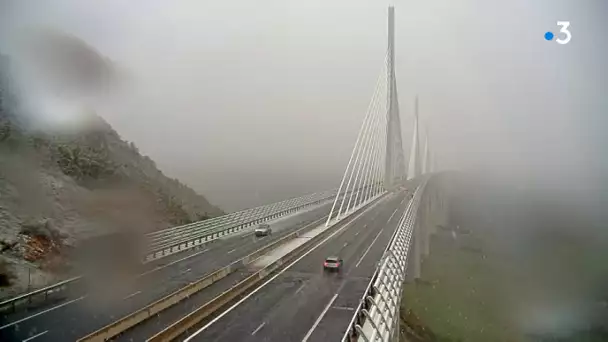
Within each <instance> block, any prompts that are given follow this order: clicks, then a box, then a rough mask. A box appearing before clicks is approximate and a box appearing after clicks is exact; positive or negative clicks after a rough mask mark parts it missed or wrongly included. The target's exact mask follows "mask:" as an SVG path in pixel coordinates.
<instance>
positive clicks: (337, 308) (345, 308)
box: [331, 306, 355, 311]
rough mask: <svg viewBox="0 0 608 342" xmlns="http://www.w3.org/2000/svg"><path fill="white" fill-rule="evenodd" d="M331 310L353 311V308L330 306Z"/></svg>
mask: <svg viewBox="0 0 608 342" xmlns="http://www.w3.org/2000/svg"><path fill="white" fill-rule="evenodd" d="M331 308H332V309H336V310H345V311H355V308H350V307H348V306H332V307H331Z"/></svg>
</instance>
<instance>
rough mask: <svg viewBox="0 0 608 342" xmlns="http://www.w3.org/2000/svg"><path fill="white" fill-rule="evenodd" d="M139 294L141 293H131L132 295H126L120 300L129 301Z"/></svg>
mask: <svg viewBox="0 0 608 342" xmlns="http://www.w3.org/2000/svg"><path fill="white" fill-rule="evenodd" d="M140 293H141V291H137V292H133V293H131V294H130V295H128V296H126V297H125V298H123V299H122V300H127V299H129V298H131V297H135V296H137V295H138V294H140Z"/></svg>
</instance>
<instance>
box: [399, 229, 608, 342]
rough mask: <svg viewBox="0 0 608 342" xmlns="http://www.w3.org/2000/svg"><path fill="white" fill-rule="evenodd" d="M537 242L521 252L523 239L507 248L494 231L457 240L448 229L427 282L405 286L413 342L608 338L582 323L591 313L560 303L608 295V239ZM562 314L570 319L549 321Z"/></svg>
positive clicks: (429, 263) (439, 238)
mask: <svg viewBox="0 0 608 342" xmlns="http://www.w3.org/2000/svg"><path fill="white" fill-rule="evenodd" d="M530 239H531V240H532V242H534V244H533V246H534V248H527V247H524V248H521V249H517V250H516V251H515V250H514V249H513V247H514V246H521V243H519V242H518V243H516V244H514V245H511V246H510V247H509V248H511V249H509V248H506V249H505V248H501V247H500V246H501V245H504V243H503V241H502V240H501V238H499V237H497V236H493V235H492V231H479V230H477V231H476V232H473V233H470V234H463V235H458V237H457V239H454V238H453V237H452V236H451V234H450V233H448V232H445V231H443V232H438V234H437V235H435V236H433V240H432V243H431V254H430V256H429V257H428V258H426V259H425V260H424V262H423V264H422V279H420V280H418V281H417V282H415V283H411V284H406V286H405V290H404V295H403V299H402V322H404V323H405V322H406V323H407V326H408V327H409V328H410V329H413V330H414V331H416V332H418V333H417V334H409V335H407V338H406V339H405V340H407V341H408V342H454V341H467V342H486V341H493V342H494V341H496V342H501V341H505V342H507V341H509V342H510V341H543V342H544V341H552V342H557V341H559V342H562V341H568V342H570V341H577V342H579V341H580V342H583V341H585V342H587V341H589V342H591V341H594V342H595V341H603V340H606V338H607V337H608V335H607V334H608V331H607V330H606V328H602V327H600V326H597V325H594V324H593V323H592V324H591V325H590V326H587V327H584V326H583V327H581V326H580V324H579V325H576V324H577V323H576V320H577V319H578V320H579V321H580V319H581V317H583V316H580V314H581V312H579V311H578V309H577V307H576V306H570V307H566V308H565V309H564V307H563V306H560V305H563V304H564V303H566V305H572V303H574V302H577V303H589V301H591V302H592V301H598V300H602V298H604V300H608V298H606V297H602V293H604V295H605V292H603V291H602V288H603V286H602V284H608V279H607V278H608V263H606V260H608V249H606V248H605V247H602V246H605V244H599V243H594V242H591V239H587V241H582V240H580V239H576V238H573V237H563V236H560V235H559V234H549V235H544V234H543V235H538V236H535V237H531V238H530ZM597 294H599V296H598V295H597ZM564 300H566V301H565V302H564ZM568 301H570V302H568ZM568 303H569V304H568ZM536 310H541V311H536ZM542 310H544V311H542ZM539 312H541V313H539ZM607 312H608V311H607ZM556 313H557V314H564V313H565V314H566V316H565V317H567V318H566V321H556V322H558V323H557V324H556V323H555V322H553V323H551V322H549V323H548V325H547V321H546V318H547V317H553V316H552V315H554V314H556ZM585 320H587V321H585ZM573 322H574V323H573ZM583 322H584V324H583V325H585V324H588V323H589V321H588V319H585V318H583ZM595 324H597V323H595ZM600 325H601V324H600ZM402 328H405V327H404V326H403V325H402ZM564 328H565V329H566V334H565V335H562V336H558V335H559V334H556V331H559V330H560V329H564ZM555 329H557V330H555ZM402 330H403V329H402Z"/></svg>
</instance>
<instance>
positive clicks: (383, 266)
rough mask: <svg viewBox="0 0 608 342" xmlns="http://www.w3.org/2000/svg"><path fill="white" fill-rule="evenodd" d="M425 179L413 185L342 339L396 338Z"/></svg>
mask: <svg viewBox="0 0 608 342" xmlns="http://www.w3.org/2000/svg"><path fill="white" fill-rule="evenodd" d="M426 183H427V180H426V179H425V180H423V181H422V183H421V184H420V185H419V186H418V187H417V188H416V191H415V192H414V196H413V198H412V200H411V201H410V202H409V204H408V206H407V208H406V210H405V212H404V214H403V216H402V217H401V219H400V221H399V224H398V226H397V230H396V231H395V234H394V235H393V237H392V239H391V242H390V243H389V245H388V247H387V249H386V250H385V252H384V254H383V256H382V259H381V261H380V263H379V266H378V268H377V269H376V271H375V272H374V275H373V276H372V279H371V281H370V283H369V285H368V286H367V289H366V290H365V294H364V295H363V298H361V301H360V302H359V305H358V307H357V309H356V310H355V314H354V315H353V318H352V320H351V322H350V324H349V326H348V329H347V331H346V332H345V334H344V336H343V338H342V342H352V341H365V342H375V341H383V342H390V341H395V340H396V338H398V336H395V333H398V332H399V322H400V320H399V317H400V316H399V311H400V307H401V294H402V292H403V284H404V281H405V274H406V269H407V264H408V253H409V250H410V246H411V243H412V239H413V234H414V227H415V223H416V216H417V212H418V207H419V206H420V202H421V198H422V194H423V192H424V188H425V186H426Z"/></svg>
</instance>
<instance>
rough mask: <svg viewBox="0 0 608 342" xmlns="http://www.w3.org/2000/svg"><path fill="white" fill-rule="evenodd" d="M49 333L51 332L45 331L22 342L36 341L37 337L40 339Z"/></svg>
mask: <svg viewBox="0 0 608 342" xmlns="http://www.w3.org/2000/svg"><path fill="white" fill-rule="evenodd" d="M47 332H49V331H48V330H45V331H43V332H41V333H39V334H36V335H34V336H32V337H28V338H26V339H25V340H22V341H21V342H27V341H31V340H33V339H35V338H36V337H40V336H42V335H44V334H46V333H47Z"/></svg>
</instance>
